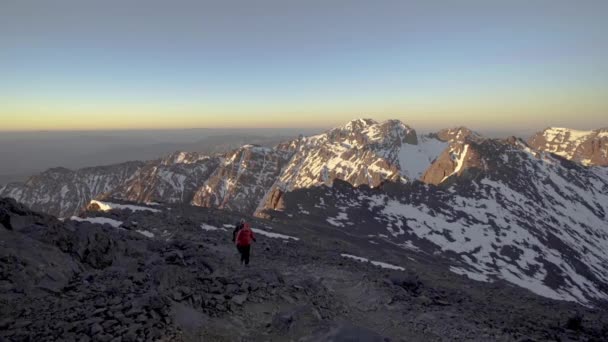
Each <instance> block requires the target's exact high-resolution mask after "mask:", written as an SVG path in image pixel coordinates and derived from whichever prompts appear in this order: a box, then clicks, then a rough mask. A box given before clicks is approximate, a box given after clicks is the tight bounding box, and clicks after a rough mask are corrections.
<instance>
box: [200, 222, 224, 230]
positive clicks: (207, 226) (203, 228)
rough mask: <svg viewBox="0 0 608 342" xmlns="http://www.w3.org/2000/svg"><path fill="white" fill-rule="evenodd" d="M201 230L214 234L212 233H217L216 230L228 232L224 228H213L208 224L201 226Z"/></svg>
mask: <svg viewBox="0 0 608 342" xmlns="http://www.w3.org/2000/svg"><path fill="white" fill-rule="evenodd" d="M201 229H202V230H206V231H208V232H212V231H215V230H226V229H224V228H218V227H216V226H212V225H210V224H206V223H203V224H201Z"/></svg>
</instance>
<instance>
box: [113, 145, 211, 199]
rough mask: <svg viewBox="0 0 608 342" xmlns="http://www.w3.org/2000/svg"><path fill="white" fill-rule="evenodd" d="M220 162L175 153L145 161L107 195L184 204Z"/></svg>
mask: <svg viewBox="0 0 608 342" xmlns="http://www.w3.org/2000/svg"><path fill="white" fill-rule="evenodd" d="M220 162H221V160H220V158H219V157H208V156H204V155H200V154H198V153H186V152H176V153H174V154H171V155H169V156H167V157H166V158H163V159H161V160H159V161H152V162H148V163H146V165H145V166H143V167H142V168H141V169H140V170H138V171H137V173H136V174H135V175H134V176H133V177H131V178H130V179H129V180H128V181H127V182H125V183H124V184H121V185H120V186H118V187H117V188H115V189H113V191H112V192H111V193H110V194H108V196H109V197H114V198H120V199H124V200H128V201H135V202H140V203H149V202H154V201H161V202H165V203H188V202H189V201H191V200H192V198H193V197H194V194H195V193H196V192H197V191H198V190H199V188H200V187H201V184H203V183H205V182H206V181H207V180H208V179H209V176H210V175H211V174H212V173H213V172H214V171H215V170H216V169H217V167H218V165H219V164H220ZM106 197H107V196H106ZM101 198H103V197H101Z"/></svg>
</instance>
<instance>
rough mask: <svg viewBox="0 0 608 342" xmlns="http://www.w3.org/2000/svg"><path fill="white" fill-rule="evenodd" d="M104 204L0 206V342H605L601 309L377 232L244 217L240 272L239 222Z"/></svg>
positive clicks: (224, 215) (225, 216) (186, 210)
mask: <svg viewBox="0 0 608 342" xmlns="http://www.w3.org/2000/svg"><path fill="white" fill-rule="evenodd" d="M347 186H349V185H348V184H347V183H340V182H339V181H338V183H337V184H336V188H342V187H345V188H346V187H347ZM397 186H404V185H399V184H397ZM407 186H411V185H407ZM302 191H304V190H302ZM368 191H379V190H378V189H375V190H368ZM103 206H104V207H105V206H110V207H112V206H114V205H113V204H110V203H105V204H103ZM115 207H116V208H119V209H113V208H111V209H110V210H105V211H99V212H87V213H85V214H84V215H82V217H81V218H79V219H78V221H76V219H75V218H74V220H66V221H65V222H61V221H59V220H57V219H55V218H53V217H50V216H47V215H42V214H37V213H34V212H31V211H29V210H28V209H26V208H25V207H23V206H20V205H18V204H16V203H15V202H14V201H12V200H3V199H0V246H2V248H0V275H1V278H0V317H2V318H0V339H2V340H5V339H6V340H9V341H26V340H35V341H43V340H65V341H70V340H76V341H82V340H85V341H111V340H113V339H117V340H121V341H142V340H146V341H201V340H202V341H239V340H248V341H285V340H293V341H344V340H352V339H353V338H359V339H363V340H365V341H417V340H425V341H454V340H483V341H511V340H518V341H522V340H603V339H605V338H606V337H608V320H607V318H606V315H605V310H592V309H588V308H585V307H582V306H579V305H576V304H574V303H568V302H563V301H555V300H551V299H547V298H543V297H540V296H537V295H534V294H533V293H531V292H528V291H525V290H523V289H521V288H518V287H513V286H508V285H507V284H506V283H501V282H497V283H494V284H487V283H484V282H476V281H472V280H470V279H468V278H467V277H464V276H461V275H458V274H454V273H453V272H449V270H448V269H449V267H450V265H452V264H453V261H450V259H449V258H448V257H443V256H440V255H432V254H430V255H429V254H425V253H424V252H422V251H414V250H411V249H403V248H400V247H399V246H397V245H395V244H393V243H391V242H390V241H388V240H383V239H379V238H377V237H373V238H370V237H367V236H364V237H358V236H355V235H356V234H343V233H341V232H339V231H336V230H334V229H331V228H330V227H328V226H327V224H325V225H319V224H310V223H307V222H302V221H300V218H294V219H289V218H287V219H285V220H282V221H280V222H279V221H275V222H269V221H262V220H256V219H252V224H253V226H254V227H255V228H256V232H257V235H258V236H257V240H258V241H257V243H256V244H255V245H254V246H253V259H252V264H251V265H250V267H249V268H243V267H242V266H240V265H238V262H237V261H238V258H237V257H236V255H235V253H236V252H235V250H234V246H233V245H232V242H231V231H230V229H224V226H225V225H228V226H232V223H233V222H235V220H236V219H238V218H239V217H240V216H237V215H234V214H232V213H230V212H228V211H219V210H213V209H207V208H200V207H188V206H183V205H171V206H159V205H154V208H151V207H149V208H147V207H143V206H134V205H120V206H115ZM106 209H107V208H106ZM150 209H153V210H150ZM88 221H93V222H113V223H116V227H120V229H117V228H115V227H112V226H110V225H109V224H103V225H102V224H96V223H90V222H88ZM201 228H203V229H201ZM353 232H355V233H356V229H355V230H353ZM370 240H371V241H374V244H372V243H370V242H369V241H370Z"/></svg>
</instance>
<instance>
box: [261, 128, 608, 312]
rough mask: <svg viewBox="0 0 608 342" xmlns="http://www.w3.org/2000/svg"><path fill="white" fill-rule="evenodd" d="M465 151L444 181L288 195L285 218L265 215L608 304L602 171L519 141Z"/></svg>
mask: <svg viewBox="0 0 608 342" xmlns="http://www.w3.org/2000/svg"><path fill="white" fill-rule="evenodd" d="M465 146H468V148H467V149H466V151H463V152H461V153H460V154H458V158H457V159H458V160H459V161H460V162H459V163H458V167H459V169H458V171H457V172H454V171H450V172H449V174H448V175H447V176H446V175H445V174H440V175H439V176H437V177H438V178H439V177H447V180H446V181H443V182H440V184H439V186H429V185H425V184H423V183H414V184H407V185H400V184H396V183H393V184H391V183H386V184H383V185H382V187H381V189H369V188H368V187H359V188H353V187H352V186H351V185H350V184H348V183H343V182H336V183H334V184H333V187H321V188H312V189H300V190H296V191H292V192H287V193H285V194H283V196H282V203H283V207H284V209H283V212H276V211H274V212H273V211H271V210H266V211H265V212H264V214H265V216H266V217H279V218H280V217H284V216H285V215H289V216H290V217H301V218H302V219H303V220H304V221H310V222H317V223H316V224H320V222H326V223H329V224H331V225H333V226H334V227H336V229H338V230H343V231H348V233H349V234H356V235H358V236H361V237H364V236H368V235H369V236H370V237H373V238H374V240H375V239H378V238H380V239H385V240H388V241H391V242H392V243H395V244H398V245H400V246H402V247H403V248H405V249H416V250H421V251H424V252H427V253H429V254H439V255H445V256H448V257H449V258H450V259H452V260H455V261H457V263H456V264H455V265H454V266H453V267H454V268H453V271H454V272H458V273H462V274H466V275H467V276H469V277H471V278H472V279H477V280H480V281H495V280H496V279H504V280H506V281H508V282H511V283H513V284H515V285H518V286H521V287H524V288H527V289H529V290H531V291H533V292H535V293H538V294H540V295H543V296H547V297H550V298H556V299H563V300H569V301H576V302H579V303H584V304H587V305H594V304H593V303H603V304H602V305H606V304H605V303H606V301H607V300H608V277H607V274H608V268H607V265H608V254H607V253H606V250H608V191H607V190H608V177H607V173H606V172H605V169H600V168H586V167H584V166H581V165H579V164H576V163H573V162H570V161H567V160H564V159H561V158H556V157H554V156H553V155H551V154H549V153H545V152H537V151H534V150H531V149H530V148H529V147H528V146H527V145H526V144H525V143H524V142H522V141H521V140H518V139H508V140H490V139H487V140H483V141H481V142H479V143H476V142H473V141H467V142H466V145H465ZM440 160H441V159H440ZM436 165H440V164H436ZM427 175H429V172H427ZM429 177H430V176H429ZM438 178H437V179H438Z"/></svg>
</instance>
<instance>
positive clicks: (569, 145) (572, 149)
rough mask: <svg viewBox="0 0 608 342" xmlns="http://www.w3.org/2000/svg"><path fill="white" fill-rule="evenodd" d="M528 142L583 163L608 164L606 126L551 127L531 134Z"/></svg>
mask: <svg viewBox="0 0 608 342" xmlns="http://www.w3.org/2000/svg"><path fill="white" fill-rule="evenodd" d="M528 144H530V146H531V147H533V148H535V149H538V150H541V151H546V152H551V153H554V154H557V155H559V156H561V157H564V158H566V159H569V160H574V161H577V162H579V163H582V164H583V165H599V166H608V128H602V129H596V130H593V131H579V130H574V129H568V128H556V127H551V128H547V129H545V130H544V131H542V132H539V133H537V134H535V135H534V136H532V137H531V138H530V139H529V140H528Z"/></svg>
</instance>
